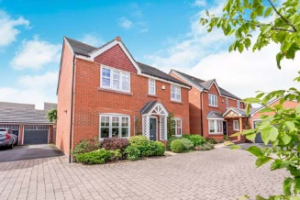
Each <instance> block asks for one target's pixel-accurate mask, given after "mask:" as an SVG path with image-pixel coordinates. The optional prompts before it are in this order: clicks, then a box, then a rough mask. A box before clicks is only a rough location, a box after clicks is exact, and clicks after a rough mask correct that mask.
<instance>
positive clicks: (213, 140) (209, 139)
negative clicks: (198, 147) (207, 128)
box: [206, 138, 218, 144]
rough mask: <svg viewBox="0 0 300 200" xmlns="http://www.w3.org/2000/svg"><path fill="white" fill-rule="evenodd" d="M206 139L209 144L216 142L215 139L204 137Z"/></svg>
mask: <svg viewBox="0 0 300 200" xmlns="http://www.w3.org/2000/svg"><path fill="white" fill-rule="evenodd" d="M206 141H207V142H209V143H211V144H218V142H217V140H215V139H213V138H206Z"/></svg>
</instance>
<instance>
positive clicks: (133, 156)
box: [125, 145, 143, 160]
mask: <svg viewBox="0 0 300 200" xmlns="http://www.w3.org/2000/svg"><path fill="white" fill-rule="evenodd" d="M125 153H126V155H127V159H128V160H138V159H141V158H143V156H142V155H141V151H140V150H139V148H138V147H137V146H135V145H130V146H128V147H126V149H125Z"/></svg>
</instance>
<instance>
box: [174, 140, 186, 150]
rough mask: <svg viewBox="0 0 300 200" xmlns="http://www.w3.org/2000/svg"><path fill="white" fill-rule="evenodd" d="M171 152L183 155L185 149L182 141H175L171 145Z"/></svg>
mask: <svg viewBox="0 0 300 200" xmlns="http://www.w3.org/2000/svg"><path fill="white" fill-rule="evenodd" d="M171 150H172V151H173V152H175V153H182V152H183V151H184V150H185V147H184V145H183V143H182V141H181V139H177V140H173V141H172V143H171Z"/></svg>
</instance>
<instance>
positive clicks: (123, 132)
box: [122, 128, 129, 137]
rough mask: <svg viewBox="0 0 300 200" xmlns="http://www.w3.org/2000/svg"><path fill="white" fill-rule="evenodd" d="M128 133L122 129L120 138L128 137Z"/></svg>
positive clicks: (126, 129) (125, 129)
mask: <svg viewBox="0 0 300 200" xmlns="http://www.w3.org/2000/svg"><path fill="white" fill-rule="evenodd" d="M128 133H129V131H128V128H122V137H128V135H129V134H128Z"/></svg>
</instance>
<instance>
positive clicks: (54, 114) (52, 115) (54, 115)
mask: <svg viewBox="0 0 300 200" xmlns="http://www.w3.org/2000/svg"><path fill="white" fill-rule="evenodd" d="M47 119H48V120H49V121H50V122H54V123H56V121H57V109H51V110H49V111H48V112H47Z"/></svg>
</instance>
